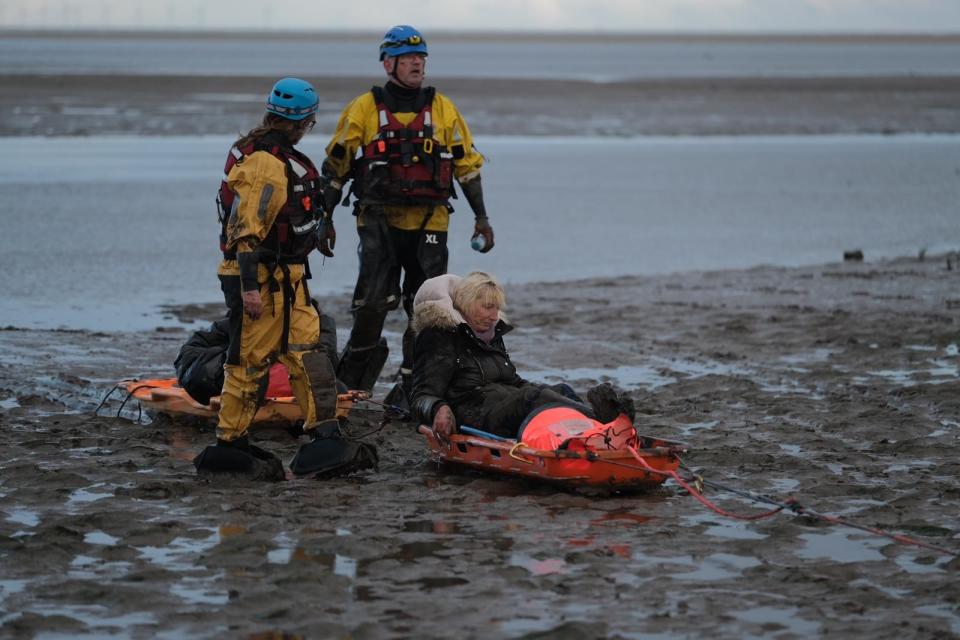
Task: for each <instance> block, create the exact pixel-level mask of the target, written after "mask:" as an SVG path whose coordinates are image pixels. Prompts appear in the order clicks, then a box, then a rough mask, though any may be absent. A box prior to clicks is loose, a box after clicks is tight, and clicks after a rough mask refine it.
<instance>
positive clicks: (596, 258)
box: [0, 132, 960, 330]
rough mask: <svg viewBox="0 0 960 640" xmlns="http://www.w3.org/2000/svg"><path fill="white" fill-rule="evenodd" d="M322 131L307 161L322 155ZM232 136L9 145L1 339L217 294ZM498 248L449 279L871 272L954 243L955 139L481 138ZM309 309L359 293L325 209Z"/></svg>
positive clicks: (461, 233) (463, 228) (464, 240)
mask: <svg viewBox="0 0 960 640" xmlns="http://www.w3.org/2000/svg"><path fill="white" fill-rule="evenodd" d="M327 137H328V133H319V132H315V133H313V134H312V135H311V137H310V139H309V140H308V141H307V142H305V143H304V144H303V145H302V148H303V149H304V150H305V151H306V152H307V153H308V154H310V155H312V156H314V157H322V151H323V145H324V143H325V140H326V138H327ZM231 141H232V140H231V138H228V137H208V138H194V137H163V138H148V137H137V136H131V137H100V138H6V139H3V140H2V143H3V147H4V151H5V152H4V154H3V155H2V156H0V201H2V202H3V203H4V204H3V213H2V216H3V223H4V230H3V233H2V234H0V255H2V256H3V263H4V272H5V278H6V279H5V285H4V295H3V296H0V326H6V325H15V326H21V327H45V328H56V327H61V326H62V327H71V328H93V329H103V330H119V329H130V330H133V329H146V328H152V327H155V326H157V324H162V322H161V321H160V313H159V305H163V304H187V303H201V302H216V301H219V300H221V299H222V298H221V294H220V291H219V287H218V283H217V279H216V275H215V271H216V265H217V261H218V251H217V233H218V227H217V222H216V215H215V212H214V193H215V190H216V188H217V185H218V183H219V180H220V169H221V167H222V165H223V159H224V156H225V154H226V150H227V148H228V147H229V145H230V143H231ZM477 145H478V147H479V148H480V150H481V151H482V152H483V153H484V154H486V155H487V156H488V158H489V160H490V162H489V163H488V164H487V166H486V167H485V169H484V178H483V179H484V185H485V191H486V196H487V208H488V210H489V213H490V216H491V219H492V221H493V225H494V229H495V231H496V237H497V242H496V247H495V248H494V250H493V251H492V252H490V253H489V254H485V255H481V254H479V253H476V252H474V251H472V250H471V249H470V247H469V241H468V238H469V234H470V229H471V221H472V215H471V213H470V211H469V208H468V207H467V206H466V205H465V204H463V202H462V200H461V201H455V203H454V204H455V206H456V208H457V211H456V213H454V214H453V218H452V227H451V230H450V240H449V246H450V251H451V260H450V270H451V271H452V272H455V273H464V272H466V271H467V270H470V269H475V268H480V269H485V270H489V271H491V272H493V273H495V274H496V275H498V276H500V277H501V279H503V280H505V281H507V282H537V281H559V280H569V279H578V278H592V277H615V276H618V275H624V274H640V275H654V274H660V273H667V272H675V271H689V270H715V269H728V268H743V267H753V266H757V265H775V266H791V265H809V264H819V263H827V262H837V261H839V260H840V259H841V257H842V254H843V252H844V251H845V250H849V249H861V250H862V251H863V252H864V254H865V256H866V259H867V260H868V261H870V260H876V259H878V258H881V257H893V256H903V255H916V254H917V253H918V252H919V251H920V250H923V249H926V250H927V251H928V252H930V253H935V252H938V251H946V250H955V249H960V208H958V207H960V138H958V137H957V136H892V137H891V136H875V137H869V136H850V137H841V136H836V137H818V136H802V137H797V136H793V137H791V136H775V137H737V138H719V137H711V138H695V137H688V138H682V137H679V138H634V139H628V140H617V139H610V138H589V137H579V138H544V137H537V138H525V137H503V138H483V137H481V138H479V139H478V141H477ZM335 218H336V224H337V230H338V244H337V251H336V257H335V258H334V259H332V260H329V259H328V260H326V261H325V262H324V261H321V260H320V256H316V257H315V258H314V260H313V265H314V268H313V271H314V274H315V276H316V280H315V281H314V283H313V284H312V285H311V289H312V290H313V291H314V292H315V293H318V294H320V295H323V294H324V293H328V292H345V291H348V290H350V289H351V288H352V286H353V282H354V279H355V277H356V270H357V257H356V253H355V251H356V247H357V236H356V231H355V226H354V225H355V223H354V219H353V217H352V216H351V215H350V211H349V210H348V209H343V208H338V209H337V211H336V214H335Z"/></svg>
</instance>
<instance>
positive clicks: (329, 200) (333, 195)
mask: <svg viewBox="0 0 960 640" xmlns="http://www.w3.org/2000/svg"><path fill="white" fill-rule="evenodd" d="M322 193H323V210H324V211H325V212H326V214H327V215H328V216H332V215H333V209H334V207H336V206H337V205H338V204H340V198H341V196H343V189H341V188H339V187H335V186H333V184H330V183H327V184H326V185H324V187H323V192H322Z"/></svg>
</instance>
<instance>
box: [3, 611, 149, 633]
mask: <svg viewBox="0 0 960 640" xmlns="http://www.w3.org/2000/svg"><path fill="white" fill-rule="evenodd" d="M23 613H33V614H36V615H39V616H45V617H53V616H64V617H68V618H73V619H74V620H78V621H80V622H82V623H83V624H85V625H87V627H89V628H90V629H91V630H93V629H97V630H104V631H106V633H105V634H104V635H97V636H92V637H101V638H103V637H115V638H117V637H119V638H125V637H132V636H131V635H130V631H131V629H133V627H135V626H138V625H155V624H157V619H156V618H155V617H154V616H153V614H151V613H147V612H145V611H134V612H131V613H126V614H122V615H111V614H112V611H111V610H110V609H109V608H108V607H105V606H103V605H99V604H91V605H86V604H84V605H81V604H60V603H58V604H49V605H38V606H31V607H27V608H25V609H23V610H21V611H19V612H18V614H17V615H16V617H19V615H20V614H23ZM11 619H15V617H11ZM107 629H109V631H107ZM114 630H116V633H115V632H114ZM120 630H122V631H123V633H120ZM83 635H84V636H85V637H91V635H90V634H89V633H84V634H83ZM42 637H44V638H54V637H57V636H56V635H52V634H44V635H43V636H42ZM61 637H75V636H74V635H73V634H64V635H63V636H61Z"/></svg>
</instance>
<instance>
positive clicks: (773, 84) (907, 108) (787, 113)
mask: <svg viewBox="0 0 960 640" xmlns="http://www.w3.org/2000/svg"><path fill="white" fill-rule="evenodd" d="M307 79H308V80H310V81H312V82H314V83H316V85H317V86H318V87H322V95H323V99H322V100H321V104H320V113H319V117H318V125H317V126H318V129H320V130H326V131H332V130H333V129H334V126H335V124H336V120H337V118H338V117H339V115H340V110H341V109H342V107H343V105H344V104H346V103H347V102H348V101H349V100H350V99H352V98H354V97H355V96H357V95H358V94H360V93H362V92H363V91H365V90H367V89H369V87H370V86H371V85H372V84H375V83H380V82H382V80H381V79H380V78H377V77H375V76H366V77H361V76H343V77H340V76H337V77H323V76H318V77H313V76H308V77H307ZM431 80H432V83H433V82H435V83H436V86H437V87H438V88H439V89H440V90H441V91H443V92H444V93H446V94H447V95H449V96H450V97H452V98H453V99H454V100H455V101H456V102H457V104H458V105H460V106H461V110H462V111H463V112H464V114H465V116H466V117H467V118H468V121H469V122H470V125H471V129H472V130H473V132H474V134H477V135H507V136H509V135H532V136H543V135H557V136H614V137H634V136H681V135H691V136H717V135H733V136H737V135H858V134H868V135H870V134H883V135H889V134H910V133H921V134H922V133H930V134H955V133H960V76H890V77H821V78H811V77H797V78H784V77H735V78H716V77H714V78H664V79H643V80H631V81H623V82H586V81H582V80H579V81H573V80H551V79H539V80H533V79H511V78H483V79H482V80H481V81H478V79H476V78H437V79H435V80H433V79H431ZM271 81H272V78H266V77H261V76H230V77H224V76H201V75H197V76H188V75H175V76H171V75H123V74H112V75H83V74H77V75H71V74H60V75H38V74H22V75H21V74H10V75H0V136H36V135H39V136H91V135H113V134H123V135H129V134H134V135H154V136H156V135H159V136H169V135H203V134H237V133H238V132H239V131H246V130H247V129H249V128H250V126H251V125H252V123H253V122H255V121H257V120H258V119H259V118H260V116H261V114H262V95H263V91H264V87H267V86H269V84H270V82H271Z"/></svg>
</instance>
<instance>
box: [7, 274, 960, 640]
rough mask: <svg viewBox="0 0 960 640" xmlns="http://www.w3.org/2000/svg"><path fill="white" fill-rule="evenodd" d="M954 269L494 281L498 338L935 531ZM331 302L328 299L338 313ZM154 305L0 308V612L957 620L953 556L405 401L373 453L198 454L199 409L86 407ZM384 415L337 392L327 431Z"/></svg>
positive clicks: (718, 475) (723, 463) (558, 625)
mask: <svg viewBox="0 0 960 640" xmlns="http://www.w3.org/2000/svg"><path fill="white" fill-rule="evenodd" d="M958 284H960V273H957V271H955V270H947V269H946V266H945V261H944V260H943V259H941V258H928V259H927V260H925V261H922V262H921V261H917V260H915V259H902V260H896V261H889V262H883V263H870V262H867V263H856V264H853V263H849V264H833V265H824V266H819V267H809V268H796V269H781V268H773V267H763V268H757V269H751V270H744V271H723V272H709V273H686V274H677V275H671V276H663V277H651V278H646V277H624V278H620V279H594V280H585V281H577V282H565V283H550V284H538V285H522V286H513V287H510V288H509V289H508V296H509V302H510V306H511V308H510V310H509V312H510V317H511V319H512V321H513V322H514V323H515V324H516V326H517V329H516V331H515V332H514V333H512V334H511V335H510V336H509V340H508V346H509V348H510V349H511V354H512V356H513V357H514V359H515V360H516V362H517V363H518V365H519V367H520V369H521V371H522V372H525V373H526V374H527V375H528V377H533V378H536V379H541V380H553V379H559V378H561V377H562V378H564V379H566V380H568V381H570V382H571V383H572V384H573V385H574V386H575V387H577V388H578V389H585V388H587V387H588V386H589V385H591V384H594V383H596V382H599V381H603V380H607V379H609V380H612V381H614V382H616V383H618V384H620V385H621V386H623V387H625V388H627V389H629V390H630V391H631V392H632V394H633V396H634V399H635V400H636V402H637V405H638V406H639V407H640V415H639V416H638V420H639V423H640V425H641V431H643V432H647V433H654V434H658V435H662V436H665V437H669V438H674V439H679V440H683V441H686V442H688V443H689V445H690V446H691V448H692V451H691V453H689V454H688V456H687V459H686V462H687V463H688V464H689V465H690V466H692V467H694V468H697V469H700V470H702V471H703V473H704V474H705V476H706V477H707V478H709V479H713V480H715V481H718V482H722V483H725V484H728V485H732V486H735V487H737V488H741V489H745V490H748V491H755V492H762V493H767V494H770V495H773V496H779V497H787V496H794V497H795V498H796V499H797V500H799V501H800V502H801V503H802V504H804V505H806V506H808V507H810V508H812V509H815V510H818V511H820V512H824V513H830V514H835V515H841V516H844V517H847V518H850V519H851V520H854V521H856V522H859V523H861V524H865V525H869V526H874V527H880V528H883V529H887V530H891V531H894V532H897V533H901V534H905V535H908V536H913V537H916V538H918V539H922V540H925V541H928V542H931V543H934V544H937V545H940V546H945V547H949V548H953V549H958V548H960V510H958V508H957V505H958V504H960V484H958V481H957V476H958V472H960V462H958V456H957V453H958V449H960V377H958V365H960V323H958V313H960V293H958V291H960V289H958ZM346 304H347V300H346V298H342V299H340V298H338V299H333V300H327V301H324V306H325V308H326V309H327V310H328V311H329V312H330V313H332V314H333V315H334V316H335V317H336V318H337V320H338V322H339V323H340V325H341V326H342V327H345V326H347V318H346V316H345V314H344V310H345V308H346ZM177 311H178V312H180V313H181V316H182V317H183V318H190V317H198V316H200V317H203V316H205V315H210V316H214V315H216V313H217V310H216V309H215V308H213V307H189V308H182V309H179V310H177ZM390 322H391V324H390V327H389V329H390V332H391V333H390V339H391V340H392V342H393V343H394V344H397V343H398V336H399V332H400V330H401V328H402V320H401V317H400V314H396V315H394V316H392V317H391V321H390ZM164 324H165V326H164V327H161V328H159V329H158V330H157V331H154V332H149V333H146V334H124V333H115V334H98V333H95V332H85V331H78V332H70V331H33V330H17V329H14V328H8V329H6V330H3V331H0V345H2V349H0V354H2V355H0V407H2V409H0V411H2V413H0V435H2V441H3V444H4V446H3V449H2V453H0V635H2V636H4V637H14V638H20V637H22V638H30V637H35V636H43V637H76V636H84V635H87V636H96V637H130V638H179V637H253V636H255V634H261V633H265V632H268V631H275V632H285V633H290V634H300V635H302V636H304V637H308V638H327V637H355V638H382V637H410V636H414V635H416V636H419V637H428V638H441V637H450V636H452V635H458V636H462V637H469V638H474V637H477V638H479V637H510V638H514V637H551V638H554V637H555V638H599V637H624V638H631V637H636V638H639V637H643V638H651V637H652V638H658V637H662V638H668V637H671V638H672V637H703V636H707V635H709V636H713V637H723V638H741V637H776V638H791V637H804V636H813V635H826V634H830V635H834V636H836V637H881V638H886V637H911V638H946V637H955V636H960V587H958V586H957V585H958V584H960V580H958V579H957V570H958V568H960V560H957V559H956V558H951V557H950V556H945V555H940V554H937V553H935V552H932V551H928V550H925V549H919V548H915V547H909V546H904V545H900V544H896V543H894V542H892V541H890V540H888V539H885V538H881V537H875V536H871V535H869V534H866V533H863V532H861V531H857V530H853V529H848V528H841V527H836V526H827V525H824V524H820V523H817V522H814V521H810V520H808V519H805V518H798V517H795V516H791V515H779V516H775V517H773V518H770V519H766V520H760V521H757V522H752V523H744V522H739V521H735V520H730V519H727V518H723V517H721V516H718V515H716V514H713V513H711V512H709V511H707V510H705V509H704V508H703V507H701V506H700V505H698V504H697V503H696V502H695V501H694V500H693V499H691V498H690V497H688V496H685V495H683V494H682V492H681V491H679V490H678V489H677V488H676V487H675V486H673V485H672V484H671V483H669V482H668V483H667V484H665V485H664V487H662V488H661V489H660V490H657V491H654V492H651V493H646V494H623V495H600V496H597V495H587V494H583V493H577V492H570V491H561V490H557V489H555V488H553V487H550V486H544V485H539V484H531V483H529V482H524V481H520V480H511V479H502V478H496V477H491V476H487V475H482V474H479V473H476V472H472V471H465V472H462V471H454V470H450V469H448V468H446V467H438V465H437V463H436V461H434V460H431V458H430V455H429V454H428V452H427V450H426V448H425V446H424V444H423V442H422V440H421V439H420V438H419V437H418V436H417V435H416V434H415V433H414V427H413V425H405V424H397V423H391V424H389V425H387V426H386V427H384V428H383V429H382V430H380V431H378V432H377V433H374V434H371V435H368V436H366V437H367V439H368V440H370V441H372V442H375V443H376V444H377V446H378V449H379V452H380V457H381V468H380V470H379V472H377V473H374V472H364V473H360V474H356V475H353V476H350V477H346V478H341V479H334V480H328V481H323V482H317V481H307V480H290V481H287V482H282V483H276V484H259V483H253V482H244V481H234V482H207V481H204V480H200V479H198V478H197V477H196V476H195V474H194V470H193V467H192V465H191V462H190V460H191V458H192V456H193V455H194V454H195V453H196V452H198V451H199V450H200V449H201V448H202V447H203V446H204V445H206V444H207V443H208V442H210V440H211V439H212V437H213V436H212V431H211V429H210V427H209V426H204V425H197V424H189V423H176V422H172V421H170V420H167V419H162V418H160V419H152V420H151V419H150V417H149V416H141V417H140V419H139V421H135V420H134V419H136V418H137V412H136V411H135V410H133V411H130V409H131V407H130V406H129V405H128V406H127V407H126V408H125V409H124V411H123V412H122V417H119V418H118V417H115V414H116V411H117V408H118V405H119V403H111V404H110V405H109V406H108V407H106V408H105V409H106V410H105V411H104V413H105V414H106V415H103V416H101V417H93V416H91V415H90V413H91V411H92V409H93V408H94V407H95V406H96V404H97V402H99V400H100V398H101V397H102V396H103V395H104V394H105V393H106V392H107V391H108V390H109V389H110V386H111V385H112V383H113V381H115V380H117V379H120V378H127V377H132V376H136V375H158V374H165V373H167V372H169V371H171V370H172V361H173V358H174V357H175V354H176V351H177V349H178V348H179V346H180V344H181V343H182V341H183V339H184V338H185V336H186V331H185V329H184V328H183V327H184V325H182V324H179V323H178V322H177V320H176V319H175V318H173V317H171V319H170V321H169V322H165V323H164ZM389 370H390V368H389V367H388V371H389ZM388 386H389V381H388V380H387V379H386V377H384V378H383V379H382V380H381V383H380V384H379V385H378V389H377V391H378V396H379V397H382V395H383V392H384V391H385V390H386V389H387V388H388ZM378 424H379V413H378V412H377V411H376V410H375V407H370V408H366V409H358V410H356V411H355V412H354V413H353V415H352V416H351V419H350V425H349V429H350V431H351V432H353V433H354V434H363V433H364V432H369V431H371V430H375V429H376V428H377V427H378ZM254 436H255V438H257V439H258V441H259V444H261V445H262V446H264V447H266V448H269V449H271V450H273V451H275V452H277V453H278V454H280V455H281V456H282V457H283V458H284V460H285V461H286V462H289V460H290V458H291V457H292V456H293V453H294V452H295V451H296V448H297V441H296V440H294V439H293V438H292V437H291V436H290V435H289V434H288V433H287V432H285V431H284V430H282V429H267V430H261V431H258V432H255V434H254ZM709 495H710V496H711V497H712V498H714V499H716V500H717V501H719V502H720V503H721V504H723V505H724V506H725V507H727V508H730V509H732V510H736V511H740V512H743V511H747V512H752V511H756V510H757V509H755V508H754V507H753V506H752V505H750V504H748V503H746V502H745V501H743V500H742V499H740V498H738V497H736V496H734V495H732V494H729V493H724V492H720V491H712V492H709Z"/></svg>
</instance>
